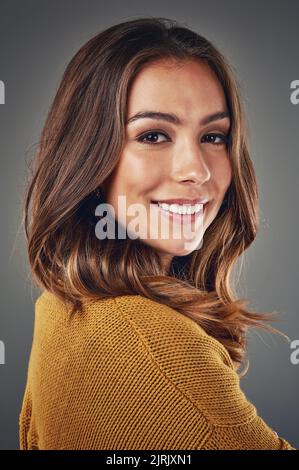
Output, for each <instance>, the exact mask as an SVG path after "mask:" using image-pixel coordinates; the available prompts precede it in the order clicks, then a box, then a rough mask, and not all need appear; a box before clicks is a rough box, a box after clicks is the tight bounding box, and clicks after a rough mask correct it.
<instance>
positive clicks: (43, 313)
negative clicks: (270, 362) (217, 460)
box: [19, 291, 294, 450]
mask: <svg viewBox="0 0 299 470" xmlns="http://www.w3.org/2000/svg"><path fill="white" fill-rule="evenodd" d="M19 425H20V428H19V437H20V449H23V450H27V449H50V450H58V449H98V450H153V449H156V450H169V449H170V450H171V449H172V450H173V449H182V450H199V449H277V450H279V449H285V450H291V449H294V447H292V446H291V445H290V444H289V443H288V442H287V441H286V440H284V439H282V438H281V437H278V436H277V435H276V433H275V432H274V431H273V430H272V429H271V428H270V427H269V426H267V425H266V423H265V422H264V421H263V420H262V418H261V417H259V416H258V414H257V410H256V408H255V407H254V406H253V404H251V403H250V402H249V401H248V400H247V398H246V396H245V394H244V393H243V392H242V390H241V389H240V385H239V377H238V375H237V373H236V371H235V370H234V367H233V364H232V361H231V359H230V356H229V354H228V352H227V350H226V349H225V348H224V347H223V346H222V344H220V343H219V342H218V341H217V340H215V339H214V338H212V337H211V336H209V335H208V334H206V333H205V331H204V330H203V329H201V328H200V327H199V326H198V325H197V323H195V322H194V321H193V320H191V319H189V318H187V317H185V316H184V315H182V314H181V313H179V312H177V311H175V310H173V309H171V308H169V307H167V306H165V305H162V304H160V303H158V302H154V301H152V300H149V299H147V298H144V297H142V296H139V295H133V296H129V295H125V296H119V297H116V298H109V299H105V300H97V301H90V300H88V301H85V302H84V312H83V314H82V315H80V314H75V315H74V316H73V317H71V316H70V315H69V310H68V308H67V305H66V304H64V303H63V302H62V301H61V300H59V299H58V298H57V297H56V296H54V295H53V294H52V293H50V292H48V291H44V292H43V293H42V295H41V296H40V297H39V298H38V299H37V301H36V304H35V323H34V333H33V341H32V348H31V354H30V360H29V364H28V374H27V383H26V388H25V392H24V397H23V403H22V408H21V412H20V416H19Z"/></svg>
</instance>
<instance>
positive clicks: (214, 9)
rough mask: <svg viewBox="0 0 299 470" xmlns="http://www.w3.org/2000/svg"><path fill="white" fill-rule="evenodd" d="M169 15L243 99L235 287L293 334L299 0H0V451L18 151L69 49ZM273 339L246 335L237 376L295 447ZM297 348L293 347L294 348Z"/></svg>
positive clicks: (26, 291)
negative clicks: (240, 244)
mask: <svg viewBox="0 0 299 470" xmlns="http://www.w3.org/2000/svg"><path fill="white" fill-rule="evenodd" d="M146 15H151V16H165V17H169V18H173V19H176V20H178V21H180V22H182V23H185V25H186V26H189V27H190V28H192V29H195V30H196V31H197V32H199V33H200V34H202V35H204V36H206V37H207V38H208V39H210V40H211V41H212V42H214V43H215V45H216V46H218V48H219V49H220V50H221V51H222V52H223V53H224V54H225V55H226V56H227V57H228V59H229V60H230V61H231V63H232V65H233V67H234V70H235V73H236V75H237V78H238V80H239V83H240V85H241V90H242V93H243V97H244V99H245V102H246V108H247V111H248V118H249V124H250V132H251V142H252V150H253V155H252V158H253V161H254V164H255V168H256V173H257V178H258V183H259V190H260V207H261V228H260V231H259V234H258V237H257V239H256V241H255V243H254V244H253V245H252V246H251V247H250V249H249V250H248V251H247V253H246V255H245V258H244V262H243V271H242V275H241V278H240V285H239V293H240V295H244V296H246V297H247V298H248V299H249V300H250V304H249V305H250V307H251V308H256V309H259V310H262V311H272V310H274V311H278V312H281V320H280V322H279V323H278V324H275V325H274V326H277V327H278V328H279V329H281V330H282V331H283V332H285V333H286V334H288V335H289V336H290V339H291V340H292V341H293V340H299V316H298V315H299V314H298V307H297V294H298V251H297V233H298V218H297V215H298V210H297V207H298V193H297V191H298V185H297V181H298V161H299V159H298V150H299V140H298V134H299V104H298V105H294V104H292V103H291V101H290V94H291V90H290V83H291V82H292V81H293V80H299V54H298V53H299V50H298V43H299V30H298V17H299V3H298V1H296V0H294V1H292V0H287V1H281V2H278V1H276V2H275V1H265V0H258V1H257V0H255V1H254V0H250V2H249V1H248V0H242V1H239V0H236V1H233V0H226V1H223V0H219V1H217V0H197V1H194V0H191V1H190V0H184V1H174V0H172V1H170V0H169V1H161V0H158V1H155V0H152V1H151V2H147V1H145V0H144V1H143V0H138V1H130V2H125V1H114V0H110V1H109V2H105V1H101V0H97V1H96V0H93V1H92V0H84V1H83V0H51V1H48V0H18V1H16V0H0V80H2V81H3V82H4V83H5V104H1V105H0V152H1V153H0V156H1V182H0V191H1V197H0V202H1V273H0V275H1V316H0V340H1V341H3V342H4V345H5V364H3V365H0V449H18V446H19V440H18V418H19V412H20V408H21V403H22V398H23V392H24V387H25V381H26V373H27V364H28V359H29V353H30V348H31V340H32V331H33V321H34V301H35V299H36V297H37V295H38V293H39V291H38V290H36V289H34V288H32V285H31V281H30V275H29V270H28V264H27V258H26V256H27V255H26V252H25V244H24V235H23V231H22V228H20V224H21V212H20V209H21V199H22V194H23V192H22V191H23V187H24V182H25V175H26V163H25V162H26V160H25V159H26V158H27V160H28V159H29V160H30V158H31V156H32V153H33V150H34V145H35V143H36V142H37V140H38V138H39V134H40V131H41V129H42V126H43V123H44V120H45V117H46V113H47V110H48V108H49V106H50V103H51V101H52V99H53V97H54V93H55V90H56V89H57V86H58V84H59V82H60V79H61V77H62V74H63V71H64V69H65V67H66V65H67V63H68V62H69V61H70V59H71V58H72V56H73V55H74V53H75V52H76V51H77V50H78V49H79V47H80V46H81V45H82V44H83V43H85V42H86V41H87V40H88V39H89V38H90V37H92V36H93V35H94V34H96V33H97V32H99V31H100V30H102V29H104V28H106V27H108V26H110V25H112V24H114V23H118V22H121V21H124V20H129V19H133V18H137V17H140V16H146ZM291 352H292V349H291V347H290V344H288V343H287V341H285V340H283V339H282V338H281V337H280V336H277V335H270V334H268V333H261V332H252V333H251V334H250V336H249V354H248V356H249V359H250V361H251V366H250V370H249V372H248V374H247V375H246V377H245V378H244V379H242V380H241V386H242V389H243V390H244V392H245V393H246V395H247V397H248V398H249V399H250V400H251V401H252V402H253V403H254V404H255V406H256V407H257V410H258V413H259V414H260V415H261V416H262V418H263V419H264V420H265V421H266V423H267V424H268V425H270V426H271V427H273V428H274V429H275V430H276V431H277V432H278V434H279V435H281V436H282V437H284V438H285V439H287V440H289V441H290V442H291V443H292V444H293V445H294V446H295V447H299V431H298V422H299V406H298V392H299V364H297V365H296V364H295V363H292V361H291ZM298 356H299V355H298Z"/></svg>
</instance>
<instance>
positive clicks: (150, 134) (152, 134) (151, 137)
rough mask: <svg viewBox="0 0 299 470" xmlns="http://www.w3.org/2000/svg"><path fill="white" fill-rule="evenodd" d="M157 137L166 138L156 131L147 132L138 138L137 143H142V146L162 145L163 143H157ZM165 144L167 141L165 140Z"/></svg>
mask: <svg viewBox="0 0 299 470" xmlns="http://www.w3.org/2000/svg"><path fill="white" fill-rule="evenodd" d="M157 135H164V136H165V134H164V133H163V132H155V131H152V132H147V133H146V134H143V135H141V136H140V137H138V139H137V142H141V143H142V144H149V145H152V144H156V143H158V144H161V143H162V142H157V139H156V136H157ZM145 139H149V140H145ZM164 142H166V141H165V140H164Z"/></svg>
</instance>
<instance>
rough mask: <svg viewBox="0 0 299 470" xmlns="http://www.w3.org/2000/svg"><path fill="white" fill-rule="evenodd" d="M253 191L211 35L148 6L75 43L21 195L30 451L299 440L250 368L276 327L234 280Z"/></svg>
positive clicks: (252, 215)
mask: <svg viewBox="0 0 299 470" xmlns="http://www.w3.org/2000/svg"><path fill="white" fill-rule="evenodd" d="M123 201H125V203H126V208H127V209H128V210H123V207H122V205H121V204H120V202H121V203H122V202H123ZM257 203H258V200H257V185H256V179H255V173H254V168H253V165H252V161H251V159H250V155H249V151H248V143H247V131H246V121H245V117H244V111H243V108H242V104H241V100H240V97H239V92H238V86H237V83H236V80H235V79H234V76H233V73H232V71H231V69H230V66H229V65H228V63H227V61H226V60H225V58H224V57H223V56H222V55H221V53H220V52H219V51H218V50H217V49H216V48H215V47H214V46H213V45H212V44H211V43H210V42H209V41H208V40H207V39H205V38H203V37H202V36H199V35H198V34H196V33H195V32H193V31H190V30H189V29H187V28H185V27H182V26H180V25H178V24H176V23H175V22H174V21H171V20H168V19H165V18H153V17H149V18H140V19H136V20H132V21H127V22H124V23H121V24H117V25H114V26H112V27H110V28H109V29H107V30H105V31H103V32H101V33H100V34H98V35H97V36H95V37H94V38H92V39H91V40H89V41H88V42H87V44H85V45H84V46H83V47H82V48H81V49H80V50H79V51H78V52H77V53H76V55H75V56H74V58H73V59H72V60H71V62H70V64H69V65H68V67H67V68H66V71H65V73H64V76H63V78H62V82H61V84H60V86H59V89H58V91H57V94H56V96H55V99H54V102H53V104H52V106H51V108H50V111H49V114H48V117H47V120H46V123H45V126H44V129H43V131H42V135H41V139H40V145H39V149H38V152H37V155H36V159H35V168H34V174H33V177H32V181H31V182H30V185H29V188H28V194H27V197H26V204H25V229H26V235H27V239H28V253H29V260H30V264H31V267H32V273H33V277H34V279H35V280H36V281H37V283H38V285H39V286H41V287H42V289H43V292H42V293H41V295H40V297H39V298H38V299H37V301H36V306H35V326H34V335H33V343H32V349H31V355H30V361H29V365H28V378H27V384H26V389H25V393H24V398H23V405H22V409H21V413H20V447H21V449H115V450H117V449H293V447H292V446H291V444H289V443H288V442H287V441H286V440H284V439H283V438H281V437H278V435H277V433H276V432H275V431H274V430H272V429H271V428H270V427H269V426H267V424H266V423H265V422H264V421H263V420H262V418H261V417H260V416H259V414H258V412H257V409H256V408H255V406H254V405H253V404H252V403H250V402H249V401H248V400H247V398H246V396H245V394H244V393H243V392H242V390H241V388H240V384H239V380H240V376H242V375H244V373H245V372H246V368H245V370H243V372H240V370H238V369H239V367H240V366H241V365H243V364H244V362H245V353H246V332H247V330H248V328H249V327H264V328H266V327H267V328H270V329H272V328H271V327H270V326H266V324H265V323H264V320H269V319H270V318H272V317H271V315H270V314H268V313H266V314H261V313H257V312H250V311H248V309H246V301H245V300H241V299H237V298H236V295H235V294H234V292H233V286H232V283H231V280H230V273H231V271H232V268H233V266H234V263H235V262H236V260H237V258H238V257H239V256H240V255H241V254H242V253H243V252H244V250H246V248H247V247H248V246H249V245H250V244H251V243H252V242H253V240H254V239H255V236H256V233H257V229H258V207H257ZM136 205H137V207H139V208H141V209H142V210H140V211H139V214H138V224H139V226H141V228H142V230H141V231H138V230H136V227H134V218H135V217H136V212H135V208H136ZM103 208H105V209H106V211H103V210H102V209H103ZM103 222H105V224H103ZM111 222H112V224H111ZM99 224H100V225H99ZM104 227H105V228H106V231H105V230H103V228H104ZM139 228H140V227H139ZM165 228H167V231H166V230H165ZM185 228H188V229H189V230H182V229H185ZM182 232H183V233H182ZM165 233H167V236H164V235H165ZM178 233H179V236H177V235H178ZM103 234H104V235H103ZM105 234H106V236H105ZM123 234H124V235H125V236H123ZM272 330H273V329H272Z"/></svg>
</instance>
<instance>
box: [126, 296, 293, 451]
mask: <svg viewBox="0 0 299 470" xmlns="http://www.w3.org/2000/svg"><path fill="white" fill-rule="evenodd" d="M148 307H150V308H149V311H148V317H149V318H150V328H149V327H148V325H147V322H146V320H145V318H144V317H143V316H142V315H136V314H134V313H133V314H132V313H130V312H129V311H128V310H127V309H126V305H123V304H122V305H121V308H122V310H123V312H124V314H125V316H126V317H127V319H128V321H130V323H131V325H132V326H133V328H134V329H135V330H136V332H138V334H139V335H140V336H141V337H142V339H143V342H144V344H145V346H146V348H147V350H148V353H149V354H150V355H151V356H152V358H153V360H154V361H155V363H156V365H157V367H158V368H159V369H160V371H161V372H162V373H163V374H164V375H165V376H166V377H167V378H168V379H169V381H170V382H171V383H172V384H173V386H174V387H175V389H176V392H177V393H179V394H180V395H181V397H182V399H183V397H184V399H186V398H187V399H188V400H189V402H190V403H192V405H193V406H194V410H197V412H198V413H199V414H200V415H202V416H203V417H204V419H205V420H206V423H207V424H208V428H209V431H208V432H207V434H206V438H205V439H202V438H198V441H197V443H196V442H195V443H194V445H195V447H194V448H195V449H197V450H199V449H202V450H212V449H214V450H218V449H224V450H229V449H231V450H243V449H244V450H251V449H252V450H259V449H260V450H263V449H264V450H295V448H294V447H293V446H292V445H291V444H289V443H288V442H287V441H286V440H285V439H283V438H281V437H279V436H278V435H277V433H276V432H275V431H274V430H273V429H272V428H271V427H270V426H268V425H267V424H266V423H265V422H264V421H263V419H262V418H261V417H260V416H259V415H258V413H257V409H256V407H255V406H254V405H253V404H252V403H251V402H250V401H249V400H248V399H247V397H246V395H245V394H244V392H243V391H242V390H241V388H240V378H239V376H238V374H237V372H236V371H235V369H234V366H233V363H232V361H231V358H230V356H229V354H228V351H227V350H226V348H225V347H224V346H223V345H222V344H221V343H220V342H219V341H217V340H216V339H215V338H213V337H211V336H209V335H207V334H206V333H205V332H204V330H202V329H201V328H200V327H199V326H198V324H197V323H196V322H194V321H192V320H191V319H189V318H186V317H185V316H183V315H182V314H179V313H178V312H175V311H174V310H172V309H170V308H168V307H165V308H164V311H163V314H162V313H161V311H160V315H159V314H158V309H157V306H155V305H154V303H152V304H148ZM161 318H163V324H162V319H161Z"/></svg>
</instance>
